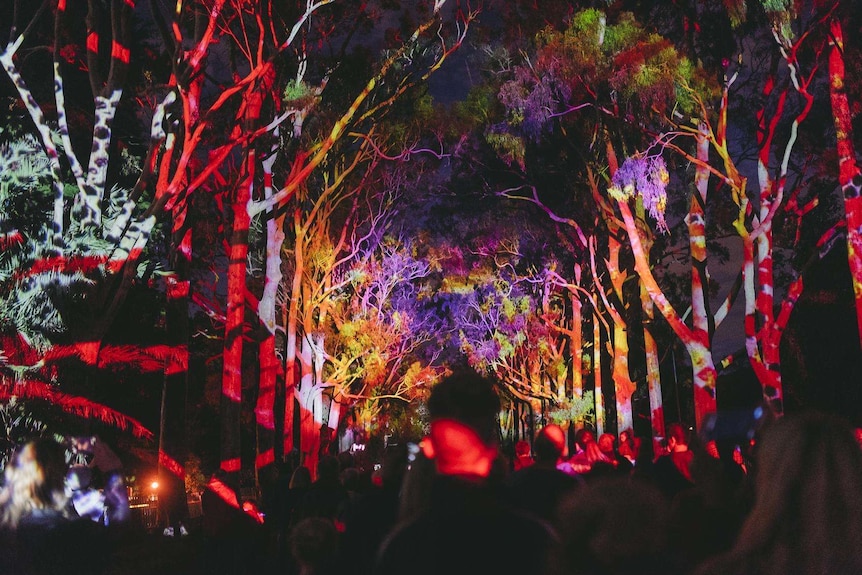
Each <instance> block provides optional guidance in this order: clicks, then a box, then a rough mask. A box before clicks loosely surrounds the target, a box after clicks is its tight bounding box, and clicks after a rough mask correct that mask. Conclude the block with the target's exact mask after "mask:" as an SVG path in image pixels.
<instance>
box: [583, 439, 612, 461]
mask: <svg viewBox="0 0 862 575" xmlns="http://www.w3.org/2000/svg"><path fill="white" fill-rule="evenodd" d="M584 453H585V454H586V456H587V462H588V463H589V464H591V465H592V464H594V463H609V462H610V461H611V460H610V458H609V457H608V456H607V455H605V454H604V453H602V450H601V448H600V447H599V444H598V443H596V442H595V441H593V442H590V443H587V447H586V449H584Z"/></svg>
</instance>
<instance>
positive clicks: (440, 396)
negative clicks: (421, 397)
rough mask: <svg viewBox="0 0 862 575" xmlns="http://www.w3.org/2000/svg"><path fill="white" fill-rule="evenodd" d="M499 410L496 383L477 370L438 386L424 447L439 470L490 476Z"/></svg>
mask: <svg viewBox="0 0 862 575" xmlns="http://www.w3.org/2000/svg"><path fill="white" fill-rule="evenodd" d="M499 411H500V398H499V397H498V395H497V392H496V391H495V388H494V383H493V382H492V381H491V380H490V379H487V378H485V377H482V376H480V375H479V374H477V373H475V372H471V371H466V372H456V373H454V374H452V375H450V376H448V377H447V378H445V379H443V380H442V381H441V382H440V383H438V384H437V385H435V386H434V387H433V388H432V390H431V396H430V397H429V398H428V414H429V417H430V420H431V425H430V427H431V431H430V433H429V435H428V437H426V438H425V439H424V440H423V441H422V448H423V451H424V452H425V455H426V456H427V457H428V458H430V459H433V460H434V461H435V462H436V466H437V472H438V473H441V474H445V475H478V476H481V477H487V476H488V475H489V474H490V472H491V467H492V465H493V462H494V460H495V459H496V456H497V445H498V437H499V428H498V424H497V415H498V414H499Z"/></svg>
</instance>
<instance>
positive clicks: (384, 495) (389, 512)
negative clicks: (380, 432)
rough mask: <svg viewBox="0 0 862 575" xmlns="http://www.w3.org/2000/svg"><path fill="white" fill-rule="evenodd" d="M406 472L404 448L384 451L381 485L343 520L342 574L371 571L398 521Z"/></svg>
mask: <svg viewBox="0 0 862 575" xmlns="http://www.w3.org/2000/svg"><path fill="white" fill-rule="evenodd" d="M406 470H407V447H406V445H395V446H390V447H389V448H387V450H386V452H385V453H384V457H383V463H382V467H381V469H380V485H375V486H374V487H372V488H370V489H369V490H368V491H366V492H364V493H362V494H361V495H360V496H359V497H358V498H357V499H356V501H355V504H354V505H353V506H352V508H351V509H350V512H349V514H348V515H347V517H346V518H345V530H344V533H343V534H342V545H341V549H342V551H343V554H342V556H343V558H344V562H343V566H342V570H341V572H342V573H345V574H355V575H368V574H370V573H371V572H372V569H373V567H374V559H375V557H376V555H377V549H378V548H379V547H380V544H381V543H382V542H383V539H384V538H385V537H386V535H387V534H388V533H389V531H390V530H391V529H392V528H393V527H394V526H395V524H396V523H397V522H398V510H399V505H400V495H401V486H402V483H403V480H404V475H405V473H406Z"/></svg>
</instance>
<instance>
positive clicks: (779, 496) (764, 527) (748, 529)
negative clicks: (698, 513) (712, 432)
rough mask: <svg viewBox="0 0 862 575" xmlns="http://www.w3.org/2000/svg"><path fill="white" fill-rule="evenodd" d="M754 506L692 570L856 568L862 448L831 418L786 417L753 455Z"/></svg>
mask: <svg viewBox="0 0 862 575" xmlns="http://www.w3.org/2000/svg"><path fill="white" fill-rule="evenodd" d="M754 458H755V463H756V477H755V484H754V490H755V494H754V497H755V499H754V507H753V509H752V510H751V513H750V514H749V515H748V517H747V518H746V520H745V523H744V524H743V525H742V529H741V530H740V533H739V536H738V537H737V538H736V542H735V544H734V545H733V548H732V549H731V550H730V551H729V552H727V553H726V554H723V555H720V556H718V557H716V558H714V559H712V560H710V561H707V562H706V563H705V564H704V565H702V566H701V568H700V569H699V570H698V571H697V575H718V574H721V575H754V574H757V575H778V574H781V575H786V574H791V575H815V574H818V575H819V574H824V573H828V574H829V575H851V574H854V575H855V574H858V573H862V545H860V541H862V489H860V485H862V450H860V449H859V445H858V443H857V442H856V439H855V438H854V436H853V431H852V428H851V427H850V426H849V425H848V424H847V423H846V422H844V421H842V420H840V419H838V418H837V417H834V416H830V415H825V414H819V413H807V414H800V415H786V416H785V417H784V418H782V419H781V420H779V421H777V422H775V423H772V424H771V426H770V427H769V428H768V429H765V430H764V432H763V436H762V440H761V441H760V442H759V443H758V446H757V448H756V451H755V454H754Z"/></svg>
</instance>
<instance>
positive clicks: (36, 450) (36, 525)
mask: <svg viewBox="0 0 862 575" xmlns="http://www.w3.org/2000/svg"><path fill="white" fill-rule="evenodd" d="M66 472H67V466H66V449H65V447H64V446H63V445H61V444H60V443H58V442H57V441H55V440H53V439H51V438H38V439H34V440H31V441H29V442H27V443H25V444H24V445H23V446H22V447H21V448H19V449H18V451H17V452H16V453H15V455H14V456H13V457H12V459H11V461H10V462H9V464H8V465H7V466H6V469H5V471H4V476H5V484H4V486H3V489H2V492H0V527H2V542H3V553H2V555H3V558H2V563H0V572H3V573H15V574H16V575H25V574H30V573H34V574H35V573H101V572H103V571H104V569H105V567H106V565H107V559H108V556H109V546H108V540H107V537H106V533H105V531H104V526H103V525H101V524H99V523H96V522H94V521H90V520H89V519H86V518H80V517H77V516H76V515H75V514H74V512H73V508H72V506H71V505H70V504H69V499H68V495H67V493H66V489H65V481H66Z"/></svg>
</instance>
